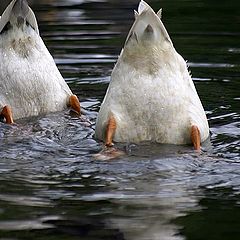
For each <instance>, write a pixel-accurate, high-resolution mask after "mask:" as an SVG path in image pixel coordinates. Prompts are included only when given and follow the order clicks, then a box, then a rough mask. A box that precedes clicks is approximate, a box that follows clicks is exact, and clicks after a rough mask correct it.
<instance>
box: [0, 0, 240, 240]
mask: <svg viewBox="0 0 240 240" xmlns="http://www.w3.org/2000/svg"><path fill="white" fill-rule="evenodd" d="M33 4H34V5H33V8H34V10H35V11H36V13H37V17H38V20H39V25H40V31H41V35H42V37H43V39H44V41H45V42H46V45H47V46H48V48H49V50H50V52H51V53H52V54H53V56H54V58H55V60H56V62H57V64H58V67H59V68H60V70H61V72H62V74H63V76H64V78H65V79H66V81H67V82H68V84H69V85H70V87H71V89H72V90H73V92H74V93H76V94H77V95H78V97H79V99H80V101H81V104H82V106H83V110H84V114H85V116H86V118H88V119H89V122H86V121H84V120H82V119H78V118H76V117H75V116H71V115H69V114H68V112H67V111H66V112H61V113H54V114H49V115H47V116H42V117H38V118H33V119H25V120H21V121H18V122H17V124H16V125H14V126H6V125H4V124H1V125H0V152H1V160H0V239H1V240H3V239H4V240H13V239H14V240H22V239H24V240H25V239H26V240H28V239H29V240H30V239H31V240H32V239H34V240H40V239H41V240H42V239H44V240H53V239H57V240H62V239H64V240H65V239H68V240H69V239H71V240H75V239H87V240H99V239H111V240H113V239H119V240H123V239H124V240H135V239H136V240H143V239H144V240H146V239H147V240H155V239H158V240H159V239H160V240H183V239H189V240H190V239H191V240H195V239H198V240H206V239H212V240H219V239H221V240H229V239H231V240H234V239H239V236H240V230H239V229H240V228H239V226H240V220H239V219H240V208H239V206H240V198H239V197H240V158H239V157H240V154H239V152H240V151H239V146H240V137H239V136H240V130H239V126H240V112H239V101H240V96H239V87H240V86H239V84H240V71H239V67H240V62H239V53H240V47H239V37H240V32H239V27H240V18H239V7H240V2H239V1H234V0H230V1H227V2H219V1H215V0H212V1H207V0H198V1H174V0H173V1H167V0H163V1H151V5H152V6H153V8H154V9H155V10H158V9H159V8H160V7H162V8H163V21H164V23H165V25H166V27H167V29H168V31H169V33H170V36H171V38H172V40H173V42H174V45H175V47H176V49H177V50H178V51H179V52H180V53H181V54H182V55H183V56H184V58H185V59H188V63H189V65H190V68H191V72H192V75H193V79H194V82H195V85H196V87H197V90H198V92H199V95H200V97H201V99H202V102H203V105H204V107H205V110H206V113H207V117H208V119H209V124H210V128H211V143H206V144H205V146H204V151H203V153H201V154H196V153H194V152H193V151H192V149H191V148H190V147H187V146H186V147H185V146H162V145H157V144H153V145H151V144H147V143H144V144H141V145H138V146H137V145H121V146H119V148H121V149H125V150H126V151H127V155H126V156H123V157H121V158H119V159H116V160H114V161H105V162H103V161H96V160H94V158H93V156H92V155H93V154H94V153H97V152H99V151H100V150H101V147H102V143H100V142H97V141H95V139H94V123H95V119H96V116H97V111H98V110H99V106H100V103H101V101H102V99H103V97H104V94H105V91H106V88H107V85H108V82H109V80H110V78H109V76H110V74H111V69H112V67H113V65H114V63H115V62H116V59H117V56H118V54H119V52H120V50H121V47H122V45H123V43H124V39H125V37H126V34H127V32H128V30H129V27H130V25H131V23H132V21H133V14H132V9H133V8H136V6H137V2H136V1H113V0H112V1H111V0H109V1H103V0H102V1H100V0H99V1H84V0H83V1H80V0H79V1H74V0H72V1H70V0H69V1H63V0H62V1H55V0H52V1H47V0H44V1H35V2H34V1H33Z"/></svg>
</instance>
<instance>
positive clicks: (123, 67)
mask: <svg viewBox="0 0 240 240" xmlns="http://www.w3.org/2000/svg"><path fill="white" fill-rule="evenodd" d="M160 14H161V13H160V12H159V13H158V14H155V13H154V11H153V10H152V9H151V7H150V6H148V5H147V4H146V3H145V2H143V1H141V2H140V4H139V11H138V13H135V16H136V20H135V22H134V24H133V26H132V28H131V30H130V32H129V34H128V37H127V40H126V43H125V46H124V49H123V50H122V52H121V54H120V56H119V59H118V61H117V64H116V65H115V67H114V69H113V72H112V75H111V81H110V84H109V87H108V90H107V93H106V95H105V98H104V100H103V103H102V105H101V108H100V111H99V114H98V118H97V123H96V137H97V138H98V139H102V140H104V139H105V135H106V127H107V124H108V120H109V118H110V117H111V116H114V119H115V121H116V130H115V132H114V136H113V141H116V142H133V143H138V142H142V141H153V142H158V143H168V144H189V143H191V141H192V139H191V134H190V132H191V127H192V126H197V127H198V129H199V131H200V138H201V142H203V141H204V140H206V139H207V138H208V136H209V127H208V122H207V119H206V115H205V113H204V109H203V107H202V104H201V101H200V99H199V97H198V94H197V92H196V89H195V87H194V84H193V81H192V79H191V77H190V75H189V72H188V69H187V65H186V62H185V61H184V59H183V58H182V57H181V56H180V55H179V54H178V53H177V52H176V50H175V48H174V47H173V44H172V42H171V40H170V37H169V35H168V33H167V31H166V29H165V27H164V25H163V23H162V22H161V20H160V17H159V15H160Z"/></svg>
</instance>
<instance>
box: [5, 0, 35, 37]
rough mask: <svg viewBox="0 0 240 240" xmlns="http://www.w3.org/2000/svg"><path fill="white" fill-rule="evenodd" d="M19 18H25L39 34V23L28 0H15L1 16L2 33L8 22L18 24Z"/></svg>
mask: <svg viewBox="0 0 240 240" xmlns="http://www.w3.org/2000/svg"><path fill="white" fill-rule="evenodd" d="M19 20H25V21H26V22H28V23H29V25H30V26H31V27H32V28H33V29H34V30H35V31H36V32H37V34H39V30H38V24H37V20H36V17H35V14H34V12H33V11H32V9H31V8H30V7H29V6H28V3H27V1H26V0H13V1H12V2H11V3H10V4H9V5H8V7H7V8H6V9H5V11H4V12H3V14H2V17H1V18H0V33H1V32H2V31H3V29H4V27H5V26H6V25H7V23H8V22H10V23H11V24H16V23H17V22H18V21H19Z"/></svg>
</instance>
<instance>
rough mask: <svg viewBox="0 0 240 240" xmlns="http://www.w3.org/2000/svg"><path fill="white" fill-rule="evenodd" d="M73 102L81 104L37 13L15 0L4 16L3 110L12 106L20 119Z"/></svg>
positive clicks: (0, 32)
mask: <svg viewBox="0 0 240 240" xmlns="http://www.w3.org/2000/svg"><path fill="white" fill-rule="evenodd" d="M72 102H74V103H75V105H78V104H79V102H78V99H77V98H76V96H75V95H73V94H72V92H71V90H70V88H69V87H68V85H67V84H66V82H65V81H64V79H63V77H62V76H61V74H60V72H59V70H58V68H57V66H56V64H55V62H54V60H53V58H52V56H51V55H50V53H49V51H48V49H47V48H46V46H45V44H44V42H43V40H42V39H41V37H40V35H39V31H38V25H37V21H36V18H35V15H34V13H33V12H32V10H31V8H30V7H29V6H28V5H27V2H26V1H25V0H13V1H12V2H11V3H10V4H9V6H8V7H7V9H6V10H5V12H4V13H3V15H2V17H1V18H0V112H1V111H3V108H4V107H5V106H8V107H9V108H11V112H12V115H13V116H12V117H13V119H19V118H24V117H29V116H37V115H41V114H44V113H49V112H56V111H61V110H63V109H65V108H67V106H71V105H74V104H73V103H72ZM78 107H79V109H78ZM78 107H77V108H76V107H75V109H74V110H76V111H77V112H79V113H80V105H79V106H78Z"/></svg>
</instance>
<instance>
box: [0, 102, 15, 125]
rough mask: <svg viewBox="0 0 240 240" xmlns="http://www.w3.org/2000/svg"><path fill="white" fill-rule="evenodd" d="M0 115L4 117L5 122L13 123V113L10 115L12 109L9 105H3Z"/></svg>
mask: <svg viewBox="0 0 240 240" xmlns="http://www.w3.org/2000/svg"><path fill="white" fill-rule="evenodd" d="M0 115H1V116H2V117H3V118H5V120H6V123H7V124H12V123H13V115H12V110H11V108H10V107H9V106H5V107H3V109H2V111H1V113H0Z"/></svg>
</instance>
